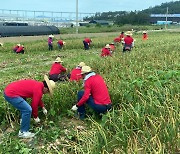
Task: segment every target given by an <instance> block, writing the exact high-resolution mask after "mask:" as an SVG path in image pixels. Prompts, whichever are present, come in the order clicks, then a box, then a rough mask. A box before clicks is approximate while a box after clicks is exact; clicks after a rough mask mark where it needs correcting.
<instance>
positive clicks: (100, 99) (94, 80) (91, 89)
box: [72, 66, 111, 120]
mask: <svg viewBox="0 0 180 154" xmlns="http://www.w3.org/2000/svg"><path fill="white" fill-rule="evenodd" d="M81 74H82V76H83V79H84V91H79V92H78V103H77V104H76V105H74V106H73V107H72V110H74V111H76V110H77V111H78V114H79V118H80V119H81V120H83V119H84V118H85V113H86V112H85V104H87V105H88V106H90V107H91V108H92V109H93V110H94V111H95V112H96V113H98V114H99V115H100V114H101V113H106V112H107V111H108V110H110V109H111V99H110V96H109V92H108V89H107V86H106V84H105V81H104V79H103V78H102V77H101V76H100V75H98V74H96V73H95V72H93V71H92V70H91V68H90V67H89V66H83V67H82V70H81Z"/></svg>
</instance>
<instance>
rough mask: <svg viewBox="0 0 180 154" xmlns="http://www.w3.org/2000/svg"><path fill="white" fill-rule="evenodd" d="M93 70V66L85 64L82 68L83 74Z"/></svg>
mask: <svg viewBox="0 0 180 154" xmlns="http://www.w3.org/2000/svg"><path fill="white" fill-rule="evenodd" d="M91 71H92V69H91V67H89V66H83V67H82V69H81V74H85V73H89V72H91Z"/></svg>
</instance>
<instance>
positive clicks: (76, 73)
mask: <svg viewBox="0 0 180 154" xmlns="http://www.w3.org/2000/svg"><path fill="white" fill-rule="evenodd" d="M81 78H82V75H81V69H80V68H74V69H73V70H72V71H71V74H70V81H79V80H80V79H81Z"/></svg>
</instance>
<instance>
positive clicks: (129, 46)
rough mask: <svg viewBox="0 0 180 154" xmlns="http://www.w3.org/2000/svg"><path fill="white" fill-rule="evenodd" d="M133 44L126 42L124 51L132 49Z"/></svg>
mask: <svg viewBox="0 0 180 154" xmlns="http://www.w3.org/2000/svg"><path fill="white" fill-rule="evenodd" d="M131 48H132V45H128V44H124V47H123V52H126V51H131Z"/></svg>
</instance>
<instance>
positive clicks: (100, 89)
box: [85, 74, 111, 104]
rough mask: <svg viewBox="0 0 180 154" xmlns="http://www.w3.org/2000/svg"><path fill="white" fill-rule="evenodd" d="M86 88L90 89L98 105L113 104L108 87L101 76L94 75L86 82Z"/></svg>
mask: <svg viewBox="0 0 180 154" xmlns="http://www.w3.org/2000/svg"><path fill="white" fill-rule="evenodd" d="M85 88H88V89H89V88H90V90H91V95H92V97H93V98H94V101H95V103H96V104H109V103H110V102H111V99H110V96H109V92H108V89H107V86H106V84H105V81H104V79H103V78H102V77H101V76H100V75H98V74H97V75H94V76H91V77H90V78H88V79H87V80H86V81H85Z"/></svg>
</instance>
